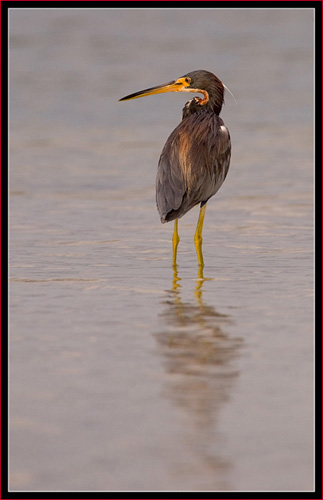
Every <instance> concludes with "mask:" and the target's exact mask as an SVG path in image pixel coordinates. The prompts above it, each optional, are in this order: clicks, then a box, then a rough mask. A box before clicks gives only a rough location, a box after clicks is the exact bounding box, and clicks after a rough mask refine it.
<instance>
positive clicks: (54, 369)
mask: <svg viewBox="0 0 323 500" xmlns="http://www.w3.org/2000/svg"><path fill="white" fill-rule="evenodd" d="M312 40H313V13H312V11H311V10H310V9H305V10H265V9H262V10H228V9H227V10H217V9H210V10H203V9H200V10H198V11H196V10H190V9H182V10H181V9H179V10H176V9H174V10H167V9H165V10H157V9H155V10H149V9H147V10H140V11H139V10H135V9H134V10H132V9H129V10H118V9H116V10H60V9H53V10H34V9H33V10H28V9H19V10H18V9H11V13H10V489H11V490H12V491H17V490H26V491H31V490H44V491H52V490H67V491H74V490H106V491H136V490H140V491H142V490H152V491H159V490H161V491H165V490H171V491H183V490H184V491H189V490H196V491H207V490H212V491H213V490H231V491H239V490H270V491H275V490H311V489H312V488H313V461H312V456H313V438H312V435H313V428H312V427H313V426H312V422H313V412H312V391H313V324H312V323H313V206H312V201H313V154H312V149H313V148H312V145H313V131H312V118H313V109H312V90H313V81H312V80H313V60H312V54H313V43H312ZM196 69H206V70H209V71H212V72H214V73H216V74H217V75H218V76H219V77H220V78H221V79H222V80H223V81H224V82H225V84H226V85H227V86H228V87H229V88H230V90H231V91H232V92H233V94H234V95H235V98H236V101H237V103H235V101H234V100H233V98H232V97H231V96H230V95H229V94H228V95H227V98H226V105H225V107H224V109H223V112H222V117H223V119H224V121H225V123H226V125H227V126H228V128H229V130H230V132H231V136H232V143H233V154H232V162H231V167H230V171H229V175H228V177H227V179H226V181H225V184H224V185H223V187H222V188H221V190H220V191H219V193H218V194H217V195H216V197H214V198H213V199H212V200H210V202H209V203H208V208H207V212H206V220H205V225H204V246H203V252H204V260H205V268H204V274H203V275H202V274H201V273H198V267H197V259H196V254H195V248H194V243H193V235H194V230H195V224H196V221H197V217H198V208H196V209H193V210H192V211H191V212H190V213H189V214H187V215H186V216H185V217H184V218H183V219H181V220H180V223H179V232H180V236H181V242H180V246H179V252H178V268H177V270H175V271H173V269H172V266H171V237H172V229H173V226H172V224H165V225H161V224H160V222H159V217H158V213H157V210H156V208H155V193H154V189H155V188H154V183H155V172H156V168H157V162H158V158H159V154H160V151H161V149H162V147H163V144H164V142H165V141H166V139H167V137H168V135H169V133H170V132H171V131H172V129H173V128H175V126H176V125H177V124H178V122H179V121H180V119H181V109H182V107H183V105H184V103H185V102H186V100H187V96H185V95H180V94H166V95H165V94H164V95H158V96H154V97H149V98H146V99H142V100H134V101H130V102H125V103H118V102H117V100H118V99H119V98H120V97H122V96H124V95H126V94H129V93H131V92H135V91H138V90H140V89H142V88H147V87H150V86H153V85H157V84H159V83H163V82H167V81H169V80H172V79H175V78H178V77H179V76H181V75H183V74H185V73H187V72H189V71H192V70H196Z"/></svg>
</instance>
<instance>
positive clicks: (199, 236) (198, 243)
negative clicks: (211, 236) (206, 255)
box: [194, 203, 206, 268]
mask: <svg viewBox="0 0 323 500" xmlns="http://www.w3.org/2000/svg"><path fill="white" fill-rule="evenodd" d="M205 210H206V203H205V205H203V207H202V208H201V209H200V215H199V220H198V221H197V226H196V231H195V235H194V242H195V248H196V253H197V259H198V262H199V267H200V268H203V267H204V261H203V253H202V241H203V240H202V229H203V223H204V217H205Z"/></svg>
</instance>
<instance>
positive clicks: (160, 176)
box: [156, 127, 186, 222]
mask: <svg viewBox="0 0 323 500" xmlns="http://www.w3.org/2000/svg"><path fill="white" fill-rule="evenodd" d="M177 130H178V127H177V128H176V129H175V130H174V131H173V132H172V134H171V135H170V136H169V138H168V139H167V142H166V144H165V146H164V149H163V151H162V153H161V156H160V159H159V163H158V169H157V178H156V202H157V208H158V211H159V214H160V217H161V220H162V222H165V218H166V215H167V214H168V213H169V212H170V211H172V210H177V209H178V208H179V207H180V206H181V203H182V200H183V196H184V194H185V191H186V183H185V176H184V172H183V168H182V165H181V158H180V155H179V147H180V141H179V135H178V131H177Z"/></svg>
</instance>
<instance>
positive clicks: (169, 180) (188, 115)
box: [120, 70, 231, 269]
mask: <svg viewBox="0 0 323 500" xmlns="http://www.w3.org/2000/svg"><path fill="white" fill-rule="evenodd" d="M224 89H225V87H224V85H223V83H222V82H221V81H220V80H219V78H217V77H216V76H215V75H213V73H210V72H209V71H204V70H198V71H192V72H191V73H187V75H184V76H182V77H180V78H178V79H177V80H174V81H172V82H169V83H166V84H164V85H158V86H157V87H152V88H149V89H146V90H141V91H140V92H136V93H134V94H130V95H128V96H126V97H123V98H122V99H120V101H125V100H128V99H136V98H138V97H145V96H148V95H153V94H161V93H164V92H195V93H199V94H202V96H203V97H193V98H192V99H190V100H189V101H188V102H187V103H186V104H185V106H184V108H183V117H182V121H181V123H180V124H179V125H178V126H177V127H176V128H175V130H174V131H173V132H172V133H171V135H170V136H169V138H168V139H167V141H166V144H165V146H164V148H163V151H162V153H161V156H160V159H159V164H158V170H157V179H156V201H157V208H158V211H159V214H160V219H161V222H163V223H164V222H169V221H172V220H174V221H175V224H174V234H173V266H176V256H177V247H178V243H179V235H178V219H179V218H180V217H183V215H185V214H186V213H187V212H188V211H189V210H190V209H191V208H193V207H194V206H195V205H197V204H199V203H200V214H199V218H198V223H197V227H196V231H195V237H194V241H195V248H196V252H197V258H198V263H199V267H200V268H201V269H203V266H204V262H203V254H202V229H203V222H204V216H205V210H206V203H207V201H208V200H209V199H210V198H211V196H213V195H214V194H215V193H216V192H217V191H218V190H219V189H220V187H221V185H222V184H223V181H224V179H225V178H226V175H227V173H228V170H229V165H230V157H231V141H230V134H229V131H228V129H227V128H226V127H225V125H224V123H223V120H222V119H221V118H220V117H219V115H220V112H221V109H222V105H223V103H224Z"/></svg>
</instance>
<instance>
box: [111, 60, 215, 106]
mask: <svg viewBox="0 0 323 500" xmlns="http://www.w3.org/2000/svg"><path fill="white" fill-rule="evenodd" d="M164 92H195V93H199V94H202V95H203V98H201V97H196V100H197V101H198V103H199V104H200V105H201V106H204V105H206V104H207V103H208V104H209V105H211V107H212V108H213V109H214V111H215V112H216V113H217V114H219V113H220V111H221V108H222V104H223V102H224V85H223V83H222V82H221V80H219V79H218V78H217V77H216V76H215V75H213V73H210V72H209V71H204V70H197V71H192V72H191V73H187V74H186V75H184V76H181V77H180V78H178V79H177V80H173V81H171V82H168V83H164V84H162V85H157V86H156V87H151V88H149V89H145V90H140V91H139V92H135V93H134V94H130V95H127V96H126V97H122V99H119V101H127V100H129V99H138V98H139V97H145V96H148V95H154V94H162V93H164Z"/></svg>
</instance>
